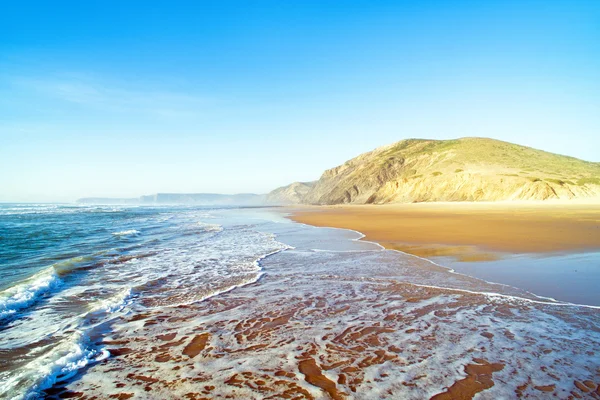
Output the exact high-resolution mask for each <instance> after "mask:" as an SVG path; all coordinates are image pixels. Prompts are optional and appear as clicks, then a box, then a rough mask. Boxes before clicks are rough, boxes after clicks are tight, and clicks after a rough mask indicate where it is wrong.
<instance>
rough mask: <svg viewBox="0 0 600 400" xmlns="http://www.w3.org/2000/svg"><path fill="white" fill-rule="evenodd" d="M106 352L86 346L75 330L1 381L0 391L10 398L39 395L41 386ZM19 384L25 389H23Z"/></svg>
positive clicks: (82, 334)
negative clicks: (68, 336) (59, 342)
mask: <svg viewBox="0 0 600 400" xmlns="http://www.w3.org/2000/svg"><path fill="white" fill-rule="evenodd" d="M107 356H108V354H107V351H106V350H102V349H99V350H98V349H92V348H90V347H89V339H88V337H87V335H86V334H85V332H82V331H77V332H75V333H73V334H72V335H71V337H70V338H69V339H68V340H65V341H64V342H63V343H61V344H59V345H58V346H56V347H54V348H53V349H52V350H50V351H49V352H47V353H46V354H44V355H43V356H41V357H38V358H35V359H33V360H32V361H30V362H29V363H28V364H27V365H25V367H24V368H22V370H21V372H20V373H19V374H15V375H12V376H11V377H9V378H8V379H6V380H5V381H4V382H2V383H1V384H0V395H4V396H6V398H10V399H13V400H20V399H36V398H39V397H40V395H41V391H42V390H44V389H48V388H50V387H51V386H52V385H54V384H55V383H56V382H60V381H65V380H67V379H69V378H71V377H72V376H74V375H75V374H76V373H77V371H78V370H80V369H81V368H83V367H85V366H86V365H88V364H90V363H91V362H96V361H100V360H102V359H105V358H106V357H107ZM23 387H27V390H25V391H23V389H22V388H23ZM0 397H1V396H0Z"/></svg>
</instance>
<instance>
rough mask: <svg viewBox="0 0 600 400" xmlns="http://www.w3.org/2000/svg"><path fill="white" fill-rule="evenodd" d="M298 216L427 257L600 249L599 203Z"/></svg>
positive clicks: (353, 209) (324, 210) (438, 206)
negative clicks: (359, 233)
mask: <svg viewBox="0 0 600 400" xmlns="http://www.w3.org/2000/svg"><path fill="white" fill-rule="evenodd" d="M290 212H291V213H292V216H291V218H292V219H293V220H294V221H297V222H302V223H305V224H309V225H314V226H328V227H335V228H345V229H353V230H356V231H360V232H362V233H363V234H365V235H366V240H371V241H375V242H378V243H380V244H381V245H383V246H384V247H386V248H389V249H395V250H401V251H404V252H407V253H410V254H414V255H418V256H421V257H436V256H450V257H454V258H456V259H458V260H461V261H485V260H493V259H496V258H498V257H501V256H502V253H512V254H519V253H553V252H557V253H558V252H576V251H586V250H593V249H600V202H598V203H595V204H594V203H577V202H574V203H567V202H562V203H538V202H534V203H523V202H515V203H419V204H399V205H375V206H373V205H364V206H363V205H352V206H321V207H296V208H290Z"/></svg>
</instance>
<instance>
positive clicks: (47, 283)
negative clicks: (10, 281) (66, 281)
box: [0, 267, 61, 320]
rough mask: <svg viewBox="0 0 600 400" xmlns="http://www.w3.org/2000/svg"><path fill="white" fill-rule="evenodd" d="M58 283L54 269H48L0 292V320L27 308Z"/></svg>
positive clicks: (58, 279) (59, 281)
mask: <svg viewBox="0 0 600 400" xmlns="http://www.w3.org/2000/svg"><path fill="white" fill-rule="evenodd" d="M60 283H61V280H60V278H59V277H58V275H57V273H56V270H55V269H54V267H49V268H46V269H45V270H43V271H41V272H38V273H37V274H35V275H33V276H31V277H30V278H28V279H26V280H24V281H21V282H19V283H17V284H16V285H14V286H12V287H9V288H8V289H6V290H4V291H2V292H0V320H2V319H4V318H6V317H8V316H10V315H13V314H14V313H16V312H17V311H19V310H21V309H23V308H27V307H29V306H30V305H31V304H33V303H34V302H35V301H36V300H37V299H38V298H39V297H40V296H41V295H43V294H44V293H46V292H48V291H49V290H51V289H52V288H54V287H57V286H58V285H60Z"/></svg>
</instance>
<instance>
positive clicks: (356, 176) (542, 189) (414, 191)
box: [280, 138, 600, 204]
mask: <svg viewBox="0 0 600 400" xmlns="http://www.w3.org/2000/svg"><path fill="white" fill-rule="evenodd" d="M280 191H281V189H280ZM586 197H587V198H589V197H600V163H593V162H587V161H583V160H579V159H576V158H573V157H567V156H562V155H558V154H553V153H548V152H545V151H541V150H536V149H532V148H530V147H525V146H519V145H516V144H512V143H507V142H502V141H499V140H493V139H487V138H462V139H456V140H426V139H407V140H402V141H400V142H397V143H394V144H392V145H388V146H384V147H380V148H378V149H375V150H373V151H371V152H368V153H364V154H361V155H360V156H358V157H355V158H353V159H351V160H349V161H347V162H345V163H344V164H342V165H340V166H338V167H335V168H332V169H329V170H327V171H325V172H324V173H323V175H322V176H321V178H320V179H319V180H318V181H317V182H316V183H315V184H314V186H312V187H310V188H306V194H305V195H304V196H303V197H302V199H301V201H302V202H303V203H309V204H341V203H358V204H364V203H377V204H379V203H406V202H426V201H500V200H547V199H574V198H586Z"/></svg>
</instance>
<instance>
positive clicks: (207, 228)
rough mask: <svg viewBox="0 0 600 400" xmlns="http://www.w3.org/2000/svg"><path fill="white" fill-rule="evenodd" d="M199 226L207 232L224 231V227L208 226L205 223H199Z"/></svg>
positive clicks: (217, 225)
mask: <svg viewBox="0 0 600 400" xmlns="http://www.w3.org/2000/svg"><path fill="white" fill-rule="evenodd" d="M198 225H200V226H201V227H202V228H203V229H204V231H206V232H221V231H222V230H223V227H222V226H221V225H219V224H207V223H205V222H198Z"/></svg>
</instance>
